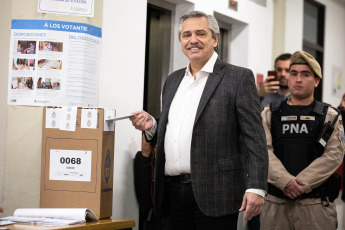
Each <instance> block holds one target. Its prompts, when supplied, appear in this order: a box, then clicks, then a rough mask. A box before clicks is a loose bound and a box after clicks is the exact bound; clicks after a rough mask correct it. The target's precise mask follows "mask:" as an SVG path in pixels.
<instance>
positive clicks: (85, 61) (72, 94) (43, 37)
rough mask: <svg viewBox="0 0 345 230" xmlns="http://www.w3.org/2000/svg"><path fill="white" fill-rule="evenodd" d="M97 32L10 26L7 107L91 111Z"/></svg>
mask: <svg viewBox="0 0 345 230" xmlns="http://www.w3.org/2000/svg"><path fill="white" fill-rule="evenodd" d="M101 38H102V31H101V28H98V27H95V26H91V25H88V24H84V23H74V22H64V21H52V20H12V29H11V42H10V55H9V81H8V82H9V84H8V104H9V105H32V106H82V107H96V106H97V102H98V82H99V72H100V55H101V42H102V40H101Z"/></svg>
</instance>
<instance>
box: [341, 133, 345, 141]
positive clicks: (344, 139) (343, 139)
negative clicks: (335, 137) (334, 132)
mask: <svg viewBox="0 0 345 230" xmlns="http://www.w3.org/2000/svg"><path fill="white" fill-rule="evenodd" d="M341 141H342V142H344V143H345V134H344V133H342V134H341Z"/></svg>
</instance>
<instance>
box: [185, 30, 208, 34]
mask: <svg viewBox="0 0 345 230" xmlns="http://www.w3.org/2000/svg"><path fill="white" fill-rule="evenodd" d="M191 32H193V31H190V30H186V31H183V32H182V34H184V33H191ZM195 32H207V31H206V30H202V29H201V30H195Z"/></svg>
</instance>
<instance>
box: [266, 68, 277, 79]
mask: <svg viewBox="0 0 345 230" xmlns="http://www.w3.org/2000/svg"><path fill="white" fill-rule="evenodd" d="M267 76H274V79H271V80H270V81H277V71H274V70H270V71H268V72H267Z"/></svg>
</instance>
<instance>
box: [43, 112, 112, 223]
mask: <svg viewBox="0 0 345 230" xmlns="http://www.w3.org/2000/svg"><path fill="white" fill-rule="evenodd" d="M75 110H76V111H75V112H76V116H75V114H74V116H75V118H76V120H75V123H74V125H75V127H74V126H73V122H72V128H75V131H67V130H61V124H60V128H59V126H58V125H57V123H59V120H54V118H55V117H56V116H57V114H58V115H59V116H65V115H66V114H64V113H62V112H61V111H58V109H56V111H55V110H53V112H52V108H44V110H43V133H42V161H41V194H40V207H41V208H89V209H91V210H92V211H93V212H94V213H95V215H96V216H97V217H98V218H100V219H101V218H106V217H111V215H112V198H113V162H114V125H113V124H112V125H113V127H112V128H110V130H111V131H104V130H105V129H106V127H105V126H106V125H108V126H109V124H108V122H104V110H103V109H93V110H91V109H90V110H89V111H88V110H87V109H86V112H87V115H83V116H84V117H83V120H82V109H80V108H75ZM83 112H85V109H84V111H83ZM91 112H92V113H91ZM113 112H114V114H113V116H114V115H115V111H114V110H113ZM48 114H49V116H48ZM84 114H85V113H84ZM46 115H47V116H46ZM50 116H51V117H53V118H51V117H50ZM67 116H70V117H69V119H70V118H71V117H72V118H73V113H72V116H71V114H68V115H67ZM85 116H86V118H85ZM92 116H94V117H93V118H92ZM95 116H96V117H95ZM85 119H86V121H85ZM46 120H47V121H46ZM71 120H72V119H71ZM83 122H84V123H85V122H86V123H87V125H86V128H84V126H85V125H84V126H83ZM92 122H93V123H95V122H96V123H95V124H94V128H88V127H87V126H90V127H92V126H93V125H92ZM60 123H61V119H60ZM66 124H67V129H68V128H70V129H71V130H73V129H72V128H71V125H70V124H69V123H66ZM69 126H70V127H69ZM106 130H109V127H108V129H106Z"/></svg>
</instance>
